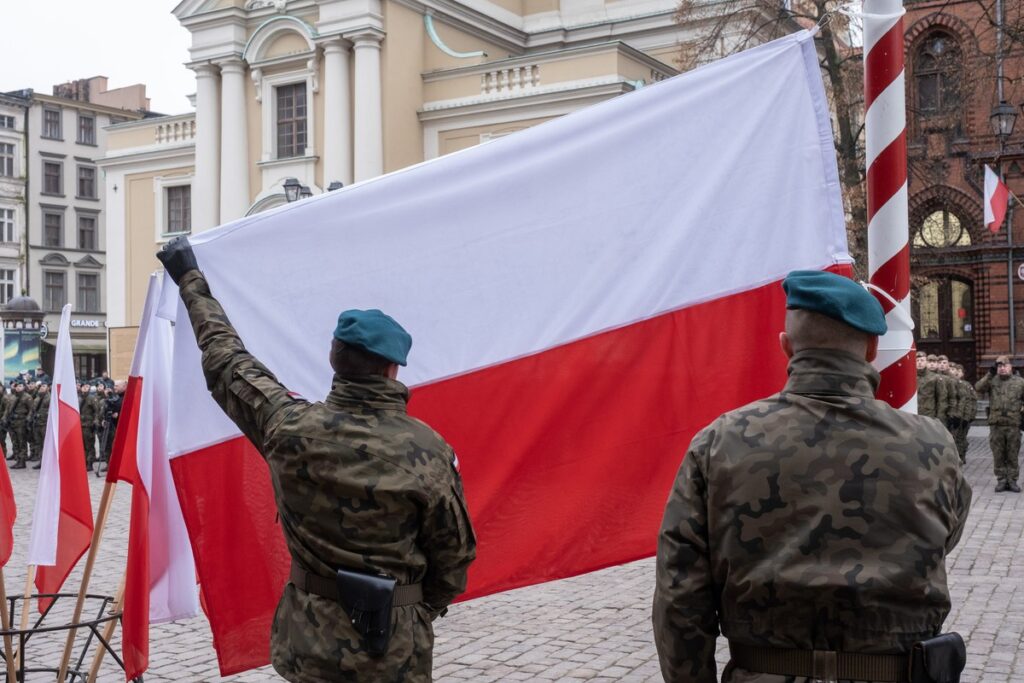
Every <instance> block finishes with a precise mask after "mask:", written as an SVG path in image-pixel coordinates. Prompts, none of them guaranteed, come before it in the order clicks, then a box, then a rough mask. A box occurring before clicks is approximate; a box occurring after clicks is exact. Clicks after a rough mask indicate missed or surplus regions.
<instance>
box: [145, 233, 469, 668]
mask: <svg viewBox="0 0 1024 683" xmlns="http://www.w3.org/2000/svg"><path fill="white" fill-rule="evenodd" d="M158 256H159V258H160V259H161V261H163V263H164V266H165V268H167V272H168V273H169V274H170V275H171V277H172V278H173V279H174V280H175V281H176V282H177V283H178V287H179V292H180V294H181V297H182V299H183V300H184V302H185V305H186V307H187V308H188V312H189V317H190V318H191V320H192V326H193V328H194V330H195V334H196V339H197V341H198V343H199V347H200V348H201V349H202V352H203V371H204V373H205V375H206V381H207V384H208V386H209V387H210V390H211V393H212V394H213V397H214V399H215V400H216V401H217V403H218V404H219V405H220V406H221V408H223V410H224V411H225V413H227V415H228V416H229V417H230V418H231V419H232V420H233V421H234V422H235V424H236V425H238V427H239V428H240V429H241V430H242V432H243V433H244V434H245V435H246V436H247V437H248V438H249V440H250V441H252V443H253V445H255V446H256V448H257V449H258V450H259V452H260V453H261V454H262V455H263V457H264V458H265V459H266V461H267V464H268V466H269V467H270V473H271V480H272V482H273V486H274V496H275V499H276V501H277V508H278V511H279V513H280V518H281V526H282V529H283V531H284V536H285V540H286V542H287V545H288V549H289V551H290V552H291V555H292V562H293V565H292V581H291V582H290V583H289V584H288V585H287V586H285V589H284V594H283V595H282V596H281V601H280V603H279V604H278V608H277V612H276V614H275V616H274V625H273V629H272V633H271V658H272V661H273V665H274V668H275V669H276V670H277V671H278V673H280V674H281V675H282V676H283V677H284V678H286V679H287V680H289V681H293V682H295V683H314V682H315V683H319V682H321V681H374V682H389V681H393V682H398V681H409V682H413V683H416V682H420V681H430V680H431V669H432V652H433V630H432V627H431V621H432V620H433V619H435V618H436V617H438V616H439V615H442V614H444V612H445V610H446V606H447V605H448V604H449V603H450V602H451V601H452V600H453V599H454V598H455V597H456V596H457V595H459V594H460V593H461V592H462V591H463V590H464V589H465V585H466V570H467V567H468V566H469V564H470V562H472V560H473V559H474V557H475V554H476V550H475V548H476V541H475V538H474V536H473V531H472V527H471V526H470V521H469V516H468V513H467V511H466V506H465V502H464V500H463V494H462V484H461V479H460V477H459V474H458V471H457V464H458V461H457V459H456V458H455V454H454V452H453V451H452V449H451V447H450V446H449V445H448V444H446V443H445V441H444V440H443V439H442V438H441V437H440V436H439V435H438V434H437V433H435V432H434V431H433V430H431V429H430V427H428V426H427V425H426V424H424V423H422V422H420V421H419V420H416V419H414V418H411V417H410V416H408V415H407V414H406V402H407V400H408V397H409V392H408V389H406V387H405V386H404V385H402V384H401V383H399V382H398V381H396V380H395V379H394V377H395V375H396V373H397V367H398V365H397V364H402V365H404V364H405V362H404V361H405V352H407V351H408V345H404V346H403V340H404V339H408V340H409V342H410V343H411V339H409V338H408V335H407V334H406V333H405V331H404V330H402V329H401V327H399V326H398V325H397V323H395V322H394V321H392V320H391V319H390V318H386V316H383V314H380V312H379V311H377V312H372V311H371V312H367V311H361V312H346V313H343V314H342V316H340V317H339V325H338V329H337V330H335V340H334V343H333V345H332V347H331V365H332V367H333V368H334V370H335V376H334V383H333V387H332V389H331V392H330V394H328V396H327V399H326V400H325V401H324V402H318V403H311V402H309V401H307V400H305V399H303V398H299V397H296V396H295V395H294V394H290V393H289V392H288V390H287V389H286V388H285V387H284V386H282V385H281V383H280V382H278V381H277V379H276V378H275V377H274V375H273V374H272V373H271V372H270V370H268V369H267V368H266V367H265V366H264V365H263V364H262V363H260V362H259V361H258V360H257V359H256V358H254V357H253V356H252V355H250V354H249V353H248V352H247V351H246V350H245V347H244V346H243V345H242V340H241V339H240V338H239V337H238V335H237V333H236V332H235V329H234V327H233V326H232V325H231V323H230V322H229V320H228V318H227V316H226V315H225V313H224V310H223V309H222V308H221V306H220V304H219V303H218V302H217V300H216V299H215V298H214V297H213V295H212V294H211V293H210V289H209V286H208V285H207V282H206V279H205V278H204V277H203V274H202V273H201V272H200V271H199V270H198V268H197V266H196V262H195V256H194V255H193V254H192V249H191V247H190V246H189V245H188V241H187V240H185V239H176V240H172V241H171V242H170V243H169V244H168V245H167V246H166V247H164V250H163V251H161V252H160V254H159V255H158ZM374 313H376V314H379V315H373V314H374ZM350 314H351V315H350ZM367 318H369V319H370V322H367ZM385 318H386V320H385ZM371 323H372V324H373V325H376V329H377V330H378V332H380V334H378V335H376V336H377V338H378V340H380V339H383V340H385V342H386V343H369V342H368V341H366V339H368V338H369V337H366V338H364V337H362V336H361V335H360V334H358V333H357V332H358V330H360V329H363V330H365V329H368V328H369V327H370V326H371ZM338 570H349V571H356V572H365V573H371V574H381V573H383V574H386V575H388V576H390V577H393V578H394V579H396V580H397V582H398V587H397V589H396V591H395V602H394V607H393V609H392V610H391V620H392V632H391V633H392V635H391V638H390V642H389V643H388V644H387V647H386V651H385V652H384V653H383V655H381V656H376V655H374V654H371V652H370V649H371V648H370V647H368V645H367V643H366V641H364V640H363V639H362V638H361V636H360V634H359V632H358V631H357V630H356V629H355V628H354V627H353V619H354V617H353V618H350V616H351V615H349V614H347V612H346V608H345V607H343V604H342V602H343V601H344V597H343V596H342V595H340V590H339V589H338V588H337V583H336V582H335V578H336V572H337V571H338ZM316 584H321V585H319V586H318V585H316ZM323 584H326V585H323ZM331 586H333V587H334V590H335V594H334V596H333V597H327V596H328V594H329V593H330V590H328V589H330V587H331ZM416 586H420V587H421V588H416ZM400 590H401V591H402V592H403V593H404V594H405V595H406V596H409V595H412V596H414V597H412V598H409V597H406V598H405V599H402V600H399V597H398V595H399V591H400ZM420 591H421V592H422V595H421V596H420V597H419V598H418V599H416V597H415V596H416V594H417V593H418V592H420ZM400 605H401V606H400Z"/></svg>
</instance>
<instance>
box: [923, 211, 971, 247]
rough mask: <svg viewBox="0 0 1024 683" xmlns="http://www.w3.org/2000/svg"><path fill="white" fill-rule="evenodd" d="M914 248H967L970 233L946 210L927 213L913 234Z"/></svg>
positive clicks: (969, 244)
mask: <svg viewBox="0 0 1024 683" xmlns="http://www.w3.org/2000/svg"><path fill="white" fill-rule="evenodd" d="M914 246H915V247H969V246H971V233H970V232H968V231H967V228H965V227H964V225H963V223H962V222H961V220H960V218H959V217H958V216H957V215H956V214H954V213H951V212H950V211H948V210H946V209H939V210H937V211H932V212H931V213H929V214H928V215H927V216H926V217H925V219H924V220H923V221H922V222H921V225H920V226H918V228H917V230H916V231H915V232H914Z"/></svg>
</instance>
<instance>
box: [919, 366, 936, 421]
mask: <svg viewBox="0 0 1024 683" xmlns="http://www.w3.org/2000/svg"><path fill="white" fill-rule="evenodd" d="M938 380H939V378H938V375H936V374H935V373H934V372H932V371H931V370H927V369H922V370H918V371H917V414H918V415H924V416H925V417H935V416H936V415H937V414H938V412H937V411H936V407H937V405H938V398H939V384H938Z"/></svg>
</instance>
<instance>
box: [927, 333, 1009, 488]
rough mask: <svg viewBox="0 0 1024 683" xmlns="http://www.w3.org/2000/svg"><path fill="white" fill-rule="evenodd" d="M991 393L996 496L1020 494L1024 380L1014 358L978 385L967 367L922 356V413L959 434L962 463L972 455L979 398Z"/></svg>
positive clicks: (997, 364) (996, 365)
mask: <svg viewBox="0 0 1024 683" xmlns="http://www.w3.org/2000/svg"><path fill="white" fill-rule="evenodd" d="M979 394H987V395H988V397H989V405H988V420H987V422H988V427H989V437H988V442H989V447H990V448H991V450H992V464H993V470H994V472H995V476H996V492H1000V491H1012V492H1013V493H1020V486H1019V485H1018V484H1017V479H1018V477H1019V474H1020V465H1019V461H1018V458H1019V456H1018V452H1019V451H1020V442H1021V430H1022V429H1024V378H1021V376H1020V375H1019V374H1017V373H1016V372H1014V369H1013V365H1012V364H1011V362H1010V358H1009V356H999V357H998V358H996V362H995V363H994V364H993V365H992V367H990V368H989V369H988V372H987V373H986V374H985V375H984V376H983V377H982V378H981V379H979V380H978V381H977V383H975V384H974V385H973V386H972V385H971V383H970V382H968V381H966V380H964V370H963V366H961V365H957V364H956V363H950V362H949V359H948V358H947V357H946V356H935V355H925V354H924V353H921V352H918V354H917V412H918V413H919V414H920V415H927V416H929V417H934V418H936V419H937V420H939V421H940V422H942V423H943V424H944V425H946V428H947V429H948V430H949V432H950V433H951V434H952V435H953V438H954V440H955V441H956V447H957V450H958V451H959V452H960V460H961V461H964V460H966V457H967V430H968V428H969V427H970V425H971V422H972V421H973V420H974V417H975V414H976V413H977V410H978V395H979Z"/></svg>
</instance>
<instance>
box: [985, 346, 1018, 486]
mask: <svg viewBox="0 0 1024 683" xmlns="http://www.w3.org/2000/svg"><path fill="white" fill-rule="evenodd" d="M974 388H975V389H977V391H978V393H979V394H988V395H989V405H988V427H989V429H988V445H989V447H990V448H991V449H992V466H993V470H994V471H995V475H996V492H999V491H1013V492H1014V493H1020V487H1019V486H1018V485H1017V477H1018V476H1019V475H1020V465H1019V463H1018V453H1019V452H1020V423H1021V407H1022V402H1024V379H1021V378H1020V376H1018V375H1015V374H1013V366H1012V365H1011V364H1010V357H1009V356H999V357H998V358H996V362H995V365H993V366H992V367H991V368H989V370H988V374H987V375H985V376H984V377H982V378H981V379H980V380H978V382H977V384H975V385H974Z"/></svg>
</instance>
